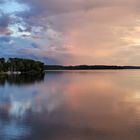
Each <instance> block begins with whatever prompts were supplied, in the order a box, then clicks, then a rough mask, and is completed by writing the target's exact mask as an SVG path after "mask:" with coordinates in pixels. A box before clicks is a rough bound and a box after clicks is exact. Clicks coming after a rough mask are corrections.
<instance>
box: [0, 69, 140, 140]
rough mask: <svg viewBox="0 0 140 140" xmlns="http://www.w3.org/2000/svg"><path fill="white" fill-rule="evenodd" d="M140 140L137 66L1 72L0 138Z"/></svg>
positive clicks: (139, 93)
mask: <svg viewBox="0 0 140 140" xmlns="http://www.w3.org/2000/svg"><path fill="white" fill-rule="evenodd" d="M94 139H95V140H140V71H139V70H137V71H135V70H115V71H67V72H64V71H63V72H61V71H59V72H56V71H55V72H46V74H45V75H38V76H27V75H17V76H16V75H15V76H2V75H1V76H0V140H94Z"/></svg>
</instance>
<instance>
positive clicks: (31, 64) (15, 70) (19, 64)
mask: <svg viewBox="0 0 140 140" xmlns="http://www.w3.org/2000/svg"><path fill="white" fill-rule="evenodd" d="M43 71H44V63H42V62H40V61H35V60H31V59H22V58H9V59H8V60H6V59H5V58H0V73H1V74H21V73H24V74H25V73H31V74H34V73H42V72H43Z"/></svg>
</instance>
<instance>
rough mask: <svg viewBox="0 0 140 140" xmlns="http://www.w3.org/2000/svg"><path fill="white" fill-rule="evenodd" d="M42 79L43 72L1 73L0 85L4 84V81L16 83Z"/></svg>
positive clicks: (33, 81) (28, 82)
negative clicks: (32, 73)
mask: <svg viewBox="0 0 140 140" xmlns="http://www.w3.org/2000/svg"><path fill="white" fill-rule="evenodd" d="M43 80H44V74H35V75H30V74H21V75H1V76H0V85H5V83H8V84H16V85H23V84H32V83H35V82H40V81H43Z"/></svg>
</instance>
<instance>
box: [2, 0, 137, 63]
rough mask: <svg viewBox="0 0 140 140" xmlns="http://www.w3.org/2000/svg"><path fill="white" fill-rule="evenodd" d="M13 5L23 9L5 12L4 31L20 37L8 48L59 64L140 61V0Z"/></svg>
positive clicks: (32, 0) (44, 0)
mask: <svg viewBox="0 0 140 140" xmlns="http://www.w3.org/2000/svg"><path fill="white" fill-rule="evenodd" d="M6 3H8V1H7V2H6ZM13 5H14V7H18V10H14V12H13V10H11V9H9V10H8V11H9V12H8V13H6V14H4V13H5V12H4V10H3V11H2V13H1V16H0V34H1V35H2V36H5V35H6V36H10V37H11V39H12V40H14V41H12V43H11V42H10V43H11V44H10V45H6V46H7V49H8V46H9V49H8V50H3V51H9V52H10V54H12V53H13V52H14V51H16V52H18V53H17V54H16V55H17V56H19V52H22V53H20V55H22V56H25V57H29V56H31V57H33V58H36V59H37V58H39V59H42V60H44V61H46V60H49V59H50V61H49V62H54V63H59V64H118V65H125V64H129V63H130V64H131V65H139V64H140V61H139V57H140V56H139V54H138V52H139V51H138V48H139V46H140V45H139V44H140V41H139V32H140V31H139V28H138V27H139V26H140V22H139V21H140V16H139V12H140V10H139V7H140V2H139V1H138V0H130V1H128V0H106V1H105V0H94V1H93V0H71V1H68V0H14V4H13ZM25 7H26V8H25ZM12 9H13V8H12ZM21 9H22V10H21ZM5 11H7V10H5ZM2 40H3V39H2ZM13 42H14V43H13ZM7 43H8V42H7ZM12 49H13V50H14V51H13V50H12ZM10 50H12V51H10ZM13 54H14V55H15V53H13ZM128 54H129V55H128Z"/></svg>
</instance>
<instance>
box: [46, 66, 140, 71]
mask: <svg viewBox="0 0 140 140" xmlns="http://www.w3.org/2000/svg"><path fill="white" fill-rule="evenodd" d="M124 69H140V66H109V65H77V66H61V65H45V71H51V70H53V71H55V70H56V71H57V70H124Z"/></svg>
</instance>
